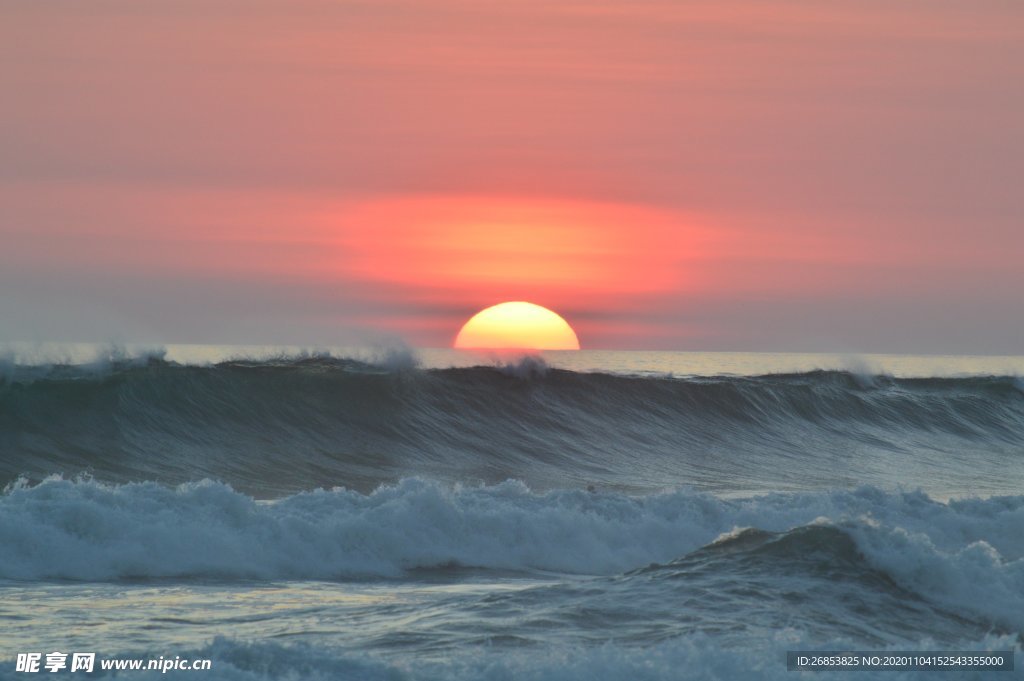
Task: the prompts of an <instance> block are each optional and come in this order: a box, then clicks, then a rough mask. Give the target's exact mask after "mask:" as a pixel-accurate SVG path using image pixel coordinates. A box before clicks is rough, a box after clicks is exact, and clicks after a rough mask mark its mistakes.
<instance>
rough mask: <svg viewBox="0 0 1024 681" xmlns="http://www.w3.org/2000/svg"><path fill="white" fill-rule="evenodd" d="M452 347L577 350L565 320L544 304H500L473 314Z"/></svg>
mask: <svg viewBox="0 0 1024 681" xmlns="http://www.w3.org/2000/svg"><path fill="white" fill-rule="evenodd" d="M455 347H456V348H464V349H471V348H472V349H489V350H579V349H580V342H579V339H578V338H577V337H576V332H575V331H573V330H572V327H571V326H569V324H568V322H566V321H565V320H564V319H562V318H561V317H560V316H559V315H558V314H556V313H554V312H552V311H551V310H549V309H547V308H546V307H541V306H540V305H534V304H533V303H526V302H521V301H519V302H511V303H501V304H499V305H494V306H492V307H488V308H486V309H484V310H481V311H480V312H478V313H476V314H475V315H473V317H472V318H470V320H469V321H468V322H466V323H465V325H464V326H463V327H462V330H461V331H459V335H458V336H457V337H456V338H455Z"/></svg>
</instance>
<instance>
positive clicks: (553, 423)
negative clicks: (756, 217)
mask: <svg viewBox="0 0 1024 681" xmlns="http://www.w3.org/2000/svg"><path fill="white" fill-rule="evenodd" d="M1022 376H1024V357H935V356H930V357H914V356H895V355H894V356H881V355H868V356H854V355H845V356H844V355H808V354H759V353H684V352H678V353H673V352H599V351H580V352H552V353H541V354H539V355H535V356H525V357H515V356H508V355H484V354H474V353H466V352H455V351H451V350H409V349H405V348H374V349H352V348H329V349H325V350H316V351H308V350H302V349H297V348H266V347H224V346H167V347H164V348H155V349H154V348H136V347H129V348H114V347H110V348H99V347H95V346H64V347H60V348H58V347H56V346H10V347H9V348H8V349H6V350H0V485H3V486H4V491H3V494H2V496H0V679H7V678H11V679H20V678H31V677H26V675H25V673H24V672H22V671H18V669H19V664H21V663H20V662H19V659H21V660H22V661H24V659H25V658H24V655H25V654H28V653H39V654H40V655H41V661H42V663H45V662H46V655H47V654H48V653H52V652H62V653H65V654H69V655H70V654H72V653H75V652H92V653H95V655H96V658H97V660H101V659H143V660H155V659H160V660H161V661H164V660H167V661H170V660H186V661H188V660H209V664H210V670H209V671H195V670H185V669H178V668H174V669H170V670H169V671H168V672H167V673H161V672H160V671H156V670H154V671H134V670H124V671H110V670H101V669H99V668H98V663H97V668H96V670H95V671H94V672H92V673H90V674H85V675H83V676H84V677H85V678H91V677H99V676H114V677H117V678H128V679H145V678H156V677H162V678H215V679H238V680H250V679H251V680H257V679H365V680H374V681H375V680H378V679H379V680H389V681H398V680H405V679H408V680H410V681H413V680H420V679H423V680H428V679H429V680H440V679H458V680H462V679H474V680H476V679H480V680H483V681H489V680H494V681H511V680H512V679H515V680H516V681H519V680H521V679H522V680H532V679H535V680H538V681H540V680H548V679H551V680H554V679H566V680H575V679H580V680H584V679H586V680H590V679H608V680H615V681H619V680H623V681H625V680H633V679H638V680H652V681H653V680H660V679H666V680H667V679H723V680H724V679H776V678H778V679H796V678H812V679H831V678H849V675H850V673H851V672H848V671H835V672H827V671H826V672H818V671H816V672H810V671H802V672H801V671H788V670H787V655H786V653H787V651H797V650H801V651H836V650H849V651H865V650H871V651H908V650H913V651H1007V650H1009V651H1014V654H1015V655H1016V662H1017V671H1016V672H1009V673H1008V672H995V671H965V670H962V669H960V670H953V671H933V672H929V671H924V672H920V671H918V672H911V671H905V672H898V671H888V672H884V673H879V674H881V676H880V678H886V679H898V678H908V679H911V678H912V679H922V678H929V677H933V676H934V677H936V678H944V679H952V678H993V679H1005V678H1012V677H1013V676H1014V674H1019V673H1020V671H1019V670H1020V665H1021V664H1024V661H1022V660H1021V658H1020V648H1021V644H1022V641H1024V638H1022V636H1024V634H1022V632H1024V378H1022ZM19 655H21V656H22V657H21V658H19ZM42 673H43V674H46V675H47V676H49V675H50V674H49V673H48V672H46V671H45V669H44V670H43V671H42ZM59 674H60V675H61V676H64V675H67V676H73V674H71V673H70V671H69V669H62V670H61V671H60V672H59ZM78 675H81V674H78ZM857 678H876V676H875V675H873V674H868V675H861V676H858V677H857Z"/></svg>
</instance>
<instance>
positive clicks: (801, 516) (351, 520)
mask: <svg viewBox="0 0 1024 681" xmlns="http://www.w3.org/2000/svg"><path fill="white" fill-rule="evenodd" d="M811 523H828V524H834V525H837V526H839V527H842V528H844V529H845V530H847V531H848V532H850V533H851V535H852V536H853V537H854V538H855V540H856V541H857V543H858V547H859V548H860V550H861V551H862V552H863V553H864V554H865V556H866V557H867V559H868V560H869V562H871V563H872V564H873V565H875V566H876V567H878V568H880V569H883V570H885V571H886V572H887V573H888V574H889V575H890V576H891V577H892V578H893V579H895V580H896V581H897V582H898V583H900V584H901V585H903V586H904V587H906V588H908V589H911V590H914V591H916V592H918V593H919V594H921V595H922V596H924V597H926V598H928V599H929V600H934V601H937V602H940V603H946V604H948V605H949V606H951V607H954V608H962V609H966V610H969V611H973V612H978V613H980V614H982V615H983V616H985V617H988V618H991V619H994V620H995V621H998V622H1001V623H1004V624H1006V625H1007V626H1012V627H1015V628H1018V629H1020V628H1024V615H1022V614H1021V613H1024V534H1022V533H1021V532H1020V528H1021V527H1024V497H1012V498H1009V497H1004V498H993V499H985V500H983V499H970V500H963V501H953V502H950V503H949V504H943V503H938V502H935V501H933V500H931V499H929V498H928V497H927V496H926V495H924V494H923V493H896V494H893V493H885V492H882V491H880V490H877V489H874V488H869V487H868V488H862V489H859V490H854V491H842V492H823V493H807V494H775V495H768V496H764V497H757V498H752V499H746V500H731V501H728V500H721V499H718V498H716V497H714V496H711V495H708V494H702V493H696V492H692V491H686V490H679V491H675V492H670V493H662V494H655V495H650V496H646V497H630V496H625V495H620V494H612V493H588V492H583V491H569V490H562V491H554V492H549V493H545V494H536V493H533V492H531V491H530V490H528V489H527V488H526V487H525V486H524V485H522V484H521V483H518V482H506V483H504V484H501V485H496V486H491V487H447V486H444V485H441V484H437V483H433V482H427V481H423V480H419V479H408V480H405V481H403V482H401V483H400V484H398V485H396V486H390V487H382V488H380V489H378V490H377V491H375V492H374V493H372V494H369V495H363V494H359V493H356V492H353V491H348V490H333V491H323V490H321V491H315V492H307V493H302V494H297V495H294V496H290V497H287V498H284V499H282V500H280V501H276V502H272V503H261V502H257V501H255V500H253V499H252V498H251V497H248V496H246V495H243V494H240V493H238V492H235V491H234V490H232V489H231V488H230V487H228V486H226V485H223V484H218V483H213V482H208V481H207V482H199V483H191V484H186V485H181V486H178V487H174V488H171V487H166V486H162V485H158V484H155V483H133V484H126V485H119V486H113V485H105V484H101V483H98V482H94V481H88V480H83V481H71V480H64V479H60V478H51V479H48V480H47V481H45V482H43V483H42V484H39V485H36V486H29V485H26V484H23V483H22V484H17V485H14V486H12V487H9V488H8V489H7V490H6V491H5V493H4V495H3V496H2V497H0V546H3V547H4V550H3V551H2V552H0V578H7V579H18V580H33V579H51V578H57V579H73V580H110V579H119V578H127V577H172V578H186V577H192V576H208V577H218V578H227V579H233V578H240V579H246V578H267V579H275V578H287V579H307V578H308V579H335V578H342V579H343V578H351V577H385V578H388V577H400V576H402V575H403V574H404V573H405V572H406V571H408V570H413V569H416V568H433V567H441V566H452V565H458V566H467V567H477V568H486V569H505V570H527V571H529V570H546V571H557V572H567V573H579V574H594V575H610V574H616V573H620V572H623V571H627V570H630V569H633V568H637V567H641V566H645V565H648V564H650V563H664V562H668V561H671V560H672V559H674V558H677V557H679V556H682V555H685V554H687V553H689V552H692V551H694V550H695V549H697V548H700V547H701V546H704V545H707V544H709V543H711V542H713V541H714V540H715V539H716V538H718V537H719V536H720V535H721V534H722V533H724V532H728V531H730V530H731V529H733V528H735V527H757V528H759V529H762V530H767V531H773V532H780V531H786V530H789V529H792V528H794V527H799V526H803V525H807V524H811Z"/></svg>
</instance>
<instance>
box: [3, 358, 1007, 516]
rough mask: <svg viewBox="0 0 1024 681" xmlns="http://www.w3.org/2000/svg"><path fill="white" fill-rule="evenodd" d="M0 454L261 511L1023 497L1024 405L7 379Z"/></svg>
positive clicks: (995, 383) (827, 387)
mask: <svg viewBox="0 0 1024 681" xmlns="http://www.w3.org/2000/svg"><path fill="white" fill-rule="evenodd" d="M0 453H2V457H0V478H2V479H3V480H5V481H11V480H14V479H16V478H17V477H19V476H27V477H29V478H30V479H38V478H41V477H44V476H47V475H50V474H54V473H61V474H64V475H65V476H68V475H76V474H79V473H89V474H91V475H93V476H95V477H96V478H99V479H104V480H109V481H113V482H126V481H135V480H153V481H159V482H165V483H179V482H184V481H189V480H197V479H201V478H207V477H208V478H213V479H218V480H223V481H225V482H228V483H230V484H231V485H233V486H234V487H235V488H236V489H240V490H243V491H246V492H249V493H253V494H256V495H258V496H263V497H276V496H280V495H281V494H285V493H290V492H294V491H297V490H302V489H310V488H314V487H321V486H323V487H332V486H346V487H350V488H355V489H359V490H364V491H365V490H369V489H372V488H374V487H376V486H377V485H379V484H380V483H383V482H393V481H395V480H397V479H400V478H402V477H407V476H410V475H423V476H427V477H432V478H435V479H439V480H446V481H466V482H475V481H483V482H488V483H493V482H497V481H500V480H504V479H507V478H515V479H520V480H524V481H525V482H527V483H528V484H529V485H530V486H531V487H534V488H536V489H551V488H556V487H580V486H588V485H593V486H595V488H597V489H603V488H614V489H618V490H624V491H643V490H651V489H660V488H665V487H672V486H677V485H689V486H693V487H696V488H702V489H708V490H713V491H719V492H751V491H759V490H799V489H820V488H822V487H835V486H840V487H849V486H852V485H857V484H865V483H866V484H878V485H882V486H893V485H895V484H903V485H906V486H909V487H918V486H920V487H923V488H925V489H927V490H929V491H931V492H933V493H938V494H940V495H942V494H945V493H957V494H970V493H974V494H991V493H1011V492H1019V481H1020V480H1022V479H1024V476H1022V472H1024V391H1022V387H1021V383H1020V380H1019V379H1016V378H1014V377H988V378H923V379H894V378H891V377H882V376H879V377H862V376H858V375H855V374H851V373H846V372H839V371H817V372H810V373H802V374H789V375H767V376H757V377H711V378H652V377H635V376H622V375H610V374H600V373H576V372H571V371H565V370H557V369H548V368H547V367H546V366H544V365H543V364H542V363H540V362H539V361H535V360H524V361H523V362H522V363H520V364H518V365H516V366H513V367H511V368H504V369H502V368H495V367H475V368H467V369H428V370H420V369H411V368H405V369H400V370H385V369H381V368H377V367H374V366H371V365H367V364H363V363H359V362H356V361H352V360H339V359H331V358H312V359H309V358H307V359H292V360H279V361H263V362H227V363H221V364H217V365H213V366H204V367H199V366H182V365H178V364H174V363H169V362H165V361H162V360H149V361H148V362H142V363H138V362H135V363H124V364H120V365H115V366H113V367H111V368H109V369H108V370H106V371H103V372H95V371H87V370H85V369H83V368H76V367H56V368H36V367H13V368H9V370H8V371H6V375H5V376H3V377H2V378H0Z"/></svg>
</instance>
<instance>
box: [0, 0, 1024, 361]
mask: <svg viewBox="0 0 1024 681" xmlns="http://www.w3.org/2000/svg"><path fill="white" fill-rule="evenodd" d="M1021 82H1024V7H1022V5H1021V4H1020V3H1017V2H1013V1H1010V0H1004V1H995V0H977V1H971V2H968V1H966V0H964V1H957V2H953V1H949V0H936V2H931V3H920V2H910V1H908V0H892V1H887V2H883V1H882V0H860V1H858V2H853V1H852V0H851V1H849V2H845V1H836V2H829V3H804V2H799V3H798V2H772V3H765V2H756V1H754V0H748V1H745V2H740V1H738V0H722V1H719V2H710V1H708V2H667V1H656V0H654V1H644V0H639V1H635V2H625V1H623V0H619V1H614V2H613V1H611V0H592V1H590V2H554V3H551V2H540V1H539V0H523V1H522V2H517V3H498V2H488V1H475V2H470V1H468V0H465V1H461V0H458V1H457V0H438V1H432V0H416V1H413V0H404V1H392V0H380V1H377V2H352V1H340V2H328V1H327V0H297V1H295V2H288V3H285V2H267V1H264V0H252V1H248V2H241V1H240V0H204V1H202V2H199V1H198V0H182V1H181V2H175V3H165V4H161V5H159V6H158V5H155V4H153V3H145V4H140V3H136V2H128V1H116V2H115V1H111V0H96V1H95V2H90V3H88V6H86V4H85V3H20V4H17V5H13V6H10V7H7V8H6V9H5V21H4V22H3V23H2V24H0V91H2V92H4V93H5V96H4V105H3V111H4V113H3V121H4V125H3V126H0V150H2V153H0V290H2V292H3V295H2V296H0V319H2V320H4V323H3V324H2V325H0V341H3V340H15V339H20V340H25V339H28V340H31V339H41V340H98V341H103V340H109V339H111V338H114V339H121V340H138V341H144V342H190V341H194V342H233V343H246V342H268V343H269V342H288V343H301V344H335V343H339V342H345V341H346V340H347V339H349V338H352V337H358V338H365V337H367V335H368V334H369V335H370V336H373V335H380V334H384V335H389V336H397V337H399V338H402V339H404V340H406V341H407V342H410V343H412V344H414V345H424V346H438V345H447V344H449V343H450V342H451V339H452V337H453V336H454V334H455V333H456V332H457V331H458V328H459V326H460V325H461V323H462V322H463V321H465V319H466V318H468V316H469V315H471V314H472V313H473V312H475V311H477V310H479V309H480V308H482V307H485V306H487V305H491V304H494V303H497V302H501V301H502V300H531V301H533V302H536V303H539V304H542V305H545V306H548V307H551V308H552V309H555V310H557V311H558V312H559V313H561V314H562V315H563V316H565V317H566V319H568V320H569V321H570V322H571V323H572V324H573V326H574V327H575V328H576V329H577V330H578V331H579V335H580V340H581V342H582V343H583V345H584V347H624V348H628V347H639V348H644V347H657V348H679V349H711V350H713V349H748V350H758V349H765V350H786V349H791V350H817V349H821V350H848V351H911V352H912V351H921V352H930V351H950V352H1021V351H1024V350H1022V347H1024V321H1022V320H1024V314H1022V313H1024V305H1022V302H1021V300H1022V297H1021V296H1020V295H1019V293H1018V292H1019V291H1020V290H1022V289H1024V276H1022V274H1021V268H1020V255H1021V253H1024V228H1022V219H1024V192H1021V191H1020V190H1019V186H1018V185H1019V178H1020V177H1021V174H1022V170H1024V168H1022V165H1021V163H1022V161H1021V159H1024V90H1022V88H1021V86H1020V83H1021Z"/></svg>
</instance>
